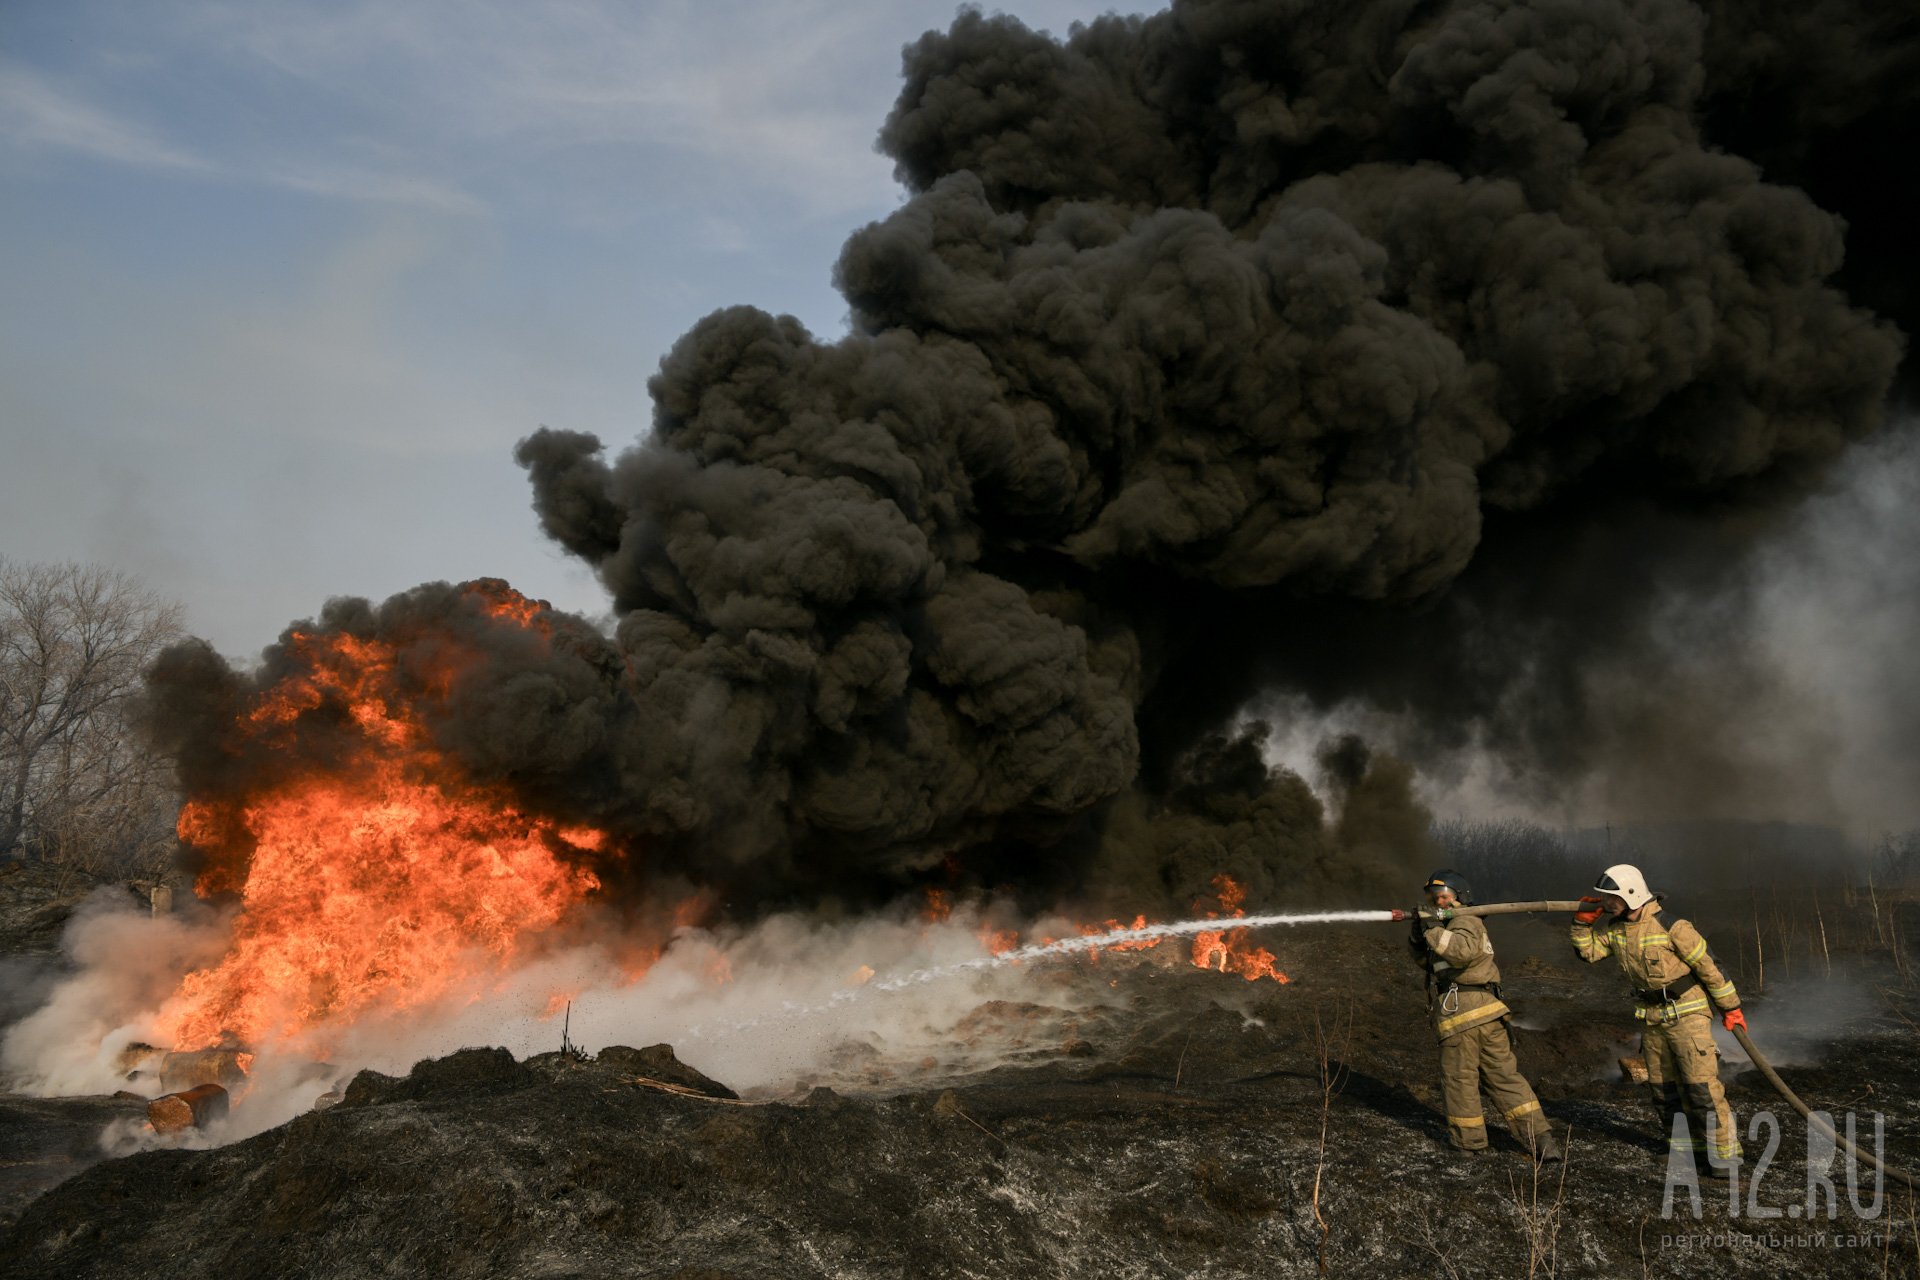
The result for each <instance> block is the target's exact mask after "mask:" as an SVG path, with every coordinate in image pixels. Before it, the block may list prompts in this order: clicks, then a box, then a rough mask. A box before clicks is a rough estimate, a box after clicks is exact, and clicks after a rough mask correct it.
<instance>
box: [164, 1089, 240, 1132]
mask: <svg viewBox="0 0 1920 1280" xmlns="http://www.w3.org/2000/svg"><path fill="white" fill-rule="evenodd" d="M226 1114H227V1091H226V1090H225V1089H222V1088H221V1087H220V1086H219V1085H217V1084H203V1085H196V1086H195V1087H193V1088H191V1089H188V1090H186V1091H185V1092H183V1093H169V1094H166V1095H164V1096H162V1097H158V1098H155V1099H154V1100H153V1101H152V1102H149V1103H148V1104H147V1123H148V1124H150V1125H152V1126H153V1131H154V1132H155V1133H178V1132H180V1130H182V1129H204V1128H206V1127H207V1126H208V1125H210V1124H212V1123H213V1122H214V1121H215V1120H222V1119H225V1118H226Z"/></svg>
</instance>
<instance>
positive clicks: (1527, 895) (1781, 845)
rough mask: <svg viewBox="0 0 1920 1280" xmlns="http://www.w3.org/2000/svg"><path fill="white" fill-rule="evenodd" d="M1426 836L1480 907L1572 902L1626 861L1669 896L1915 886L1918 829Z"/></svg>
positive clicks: (1711, 828) (1681, 827)
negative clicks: (1866, 838) (1854, 834)
mask: <svg viewBox="0 0 1920 1280" xmlns="http://www.w3.org/2000/svg"><path fill="white" fill-rule="evenodd" d="M1433 837H1434V839H1435V840H1436V841H1437V842H1438V843H1439V844H1440V846H1441V847H1442V848H1443V849H1445V850H1446V857H1447V859H1448V862H1449V863H1450V865H1451V866H1452V867H1453V868H1454V869H1455V870H1457V871H1459V872H1460V873H1461V874H1462V875H1464V876H1466V877H1467V879H1468V881H1469V882H1470V883H1471V884H1472V885H1473V888H1474V893H1475V896H1476V897H1477V898H1478V899H1479V900H1480V901H1482V902H1500V901H1507V902H1515V901H1527V900H1532V899H1539V898H1572V897H1579V896H1580V894H1582V893H1584V892H1586V890H1587V888H1588V887H1589V886H1591V885H1592V884H1593V882H1594V879H1595V878H1596V876H1597V875H1598V874H1599V872H1600V871H1601V869H1602V868H1604V867H1607V866H1610V865H1612V864H1613V863H1617V862H1631V863H1633V864H1634V865H1636V866H1638V867H1639V868H1640V869H1641V870H1642V871H1644V872H1645V873H1646V876H1647V880H1648V883H1649V884H1651V885H1652V886H1653V887H1654V889H1655V890H1656V891H1659V892H1663V893H1670V894H1672V895H1675V896H1676V897H1679V896H1684V897H1688V898H1695V897H1713V896H1717V895H1722V894H1725V893H1729V892H1739V893H1742V894H1744V893H1746V892H1747V891H1748V890H1749V888H1751V887H1758V888H1760V889H1762V890H1766V889H1768V888H1769V887H1770V886H1773V885H1782V886H1785V885H1828V884H1831V885H1848V884H1852V885H1857V886H1860V887H1863V888H1864V887H1865V886H1867V885H1868V884H1869V883H1873V884H1877V885H1882V886H1885V887H1887V888H1888V889H1889V890H1901V889H1910V888H1920V830H1916V831H1908V832H1905V833H1901V834H1892V833H1888V834H1885V835H1882V836H1880V837H1879V838H1878V839H1876V840H1874V841H1872V842H1870V843H1868V844H1865V845H1862V844H1860V843H1858V842H1856V841H1851V840H1849V839H1848V838H1847V837H1846V836H1845V835H1844V834H1842V833H1841V832H1840V831H1838V830H1836V829H1834V828H1832V827H1820V826H1807V825H1801V824H1796V823H1789V822H1732V821H1716V820H1702V821H1692V822H1666V823H1657V824H1640V823H1636V824H1631V825H1623V826H1616V827H1612V828H1606V827H1586V828H1579V829H1574V830H1554V829H1552V828H1549V827H1543V826H1539V825H1537V824H1535V823H1531V822H1524V821H1520V820H1518V819H1508V820H1505V821H1499V822H1473V821H1463V820H1458V819H1455V820H1450V821H1445V822H1436V823H1435V824H1434V826H1433Z"/></svg>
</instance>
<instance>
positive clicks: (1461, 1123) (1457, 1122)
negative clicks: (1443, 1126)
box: [1447, 1116, 1487, 1129]
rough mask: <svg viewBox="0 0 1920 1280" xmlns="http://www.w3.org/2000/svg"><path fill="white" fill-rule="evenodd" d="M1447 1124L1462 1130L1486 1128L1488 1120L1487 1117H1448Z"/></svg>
mask: <svg viewBox="0 0 1920 1280" xmlns="http://www.w3.org/2000/svg"><path fill="white" fill-rule="evenodd" d="M1447 1123H1448V1124H1450V1125H1453V1126H1455V1127H1456V1128H1461V1129H1474V1128H1484V1127H1485V1126H1486V1123H1487V1118H1486V1117H1485V1116H1472V1117H1468V1116H1448V1117H1447Z"/></svg>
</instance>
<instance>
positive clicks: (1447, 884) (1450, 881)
mask: <svg viewBox="0 0 1920 1280" xmlns="http://www.w3.org/2000/svg"><path fill="white" fill-rule="evenodd" d="M1435 889H1449V890H1451V891H1452V893H1453V896H1454V897H1455V898H1458V899H1459V900H1460V905H1461V906H1463V907H1470V906H1472V905H1473V888H1472V887H1471V886H1470V885H1468V884H1467V878H1466V877H1465V876H1463V875H1461V874H1460V873H1459V872H1458V871H1445V870H1442V871H1436V872H1434V873H1433V874H1432V875H1430V876H1428V877H1427V885H1426V892H1428V893H1432V892H1433V891H1434V890H1435Z"/></svg>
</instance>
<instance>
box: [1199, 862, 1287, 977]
mask: <svg viewBox="0 0 1920 1280" xmlns="http://www.w3.org/2000/svg"><path fill="white" fill-rule="evenodd" d="M1213 889H1214V897H1215V900H1216V901H1217V902H1218V904H1219V909H1218V910H1209V909H1208V907H1207V905H1206V901H1207V900H1206V899H1205V898H1202V899H1201V900H1200V901H1198V902H1196V903H1194V904H1193V909H1194V910H1195V911H1197V912H1200V913H1201V914H1203V915H1205V916H1206V917H1207V918H1208V919H1218V918H1219V917H1220V916H1221V915H1222V914H1225V915H1227V916H1230V917H1231V916H1243V915H1245V914H1246V912H1245V911H1244V910H1243V909H1242V908H1241V906H1240V904H1241V903H1242V902H1244V901H1246V897H1247V891H1246V890H1245V889H1243V888H1241V887H1240V885H1239V884H1238V883H1236V882H1235V881H1234V879H1233V878H1232V877H1231V876H1228V875H1224V874H1223V875H1217V876H1215V877H1214V878H1213ZM1248 934H1249V931H1248V930H1246V929H1244V928H1238V929H1221V930H1217V931H1213V930H1209V931H1207V932H1203V933H1199V934H1196V935H1195V936H1194V939H1193V963H1194V965H1195V966H1196V967H1198V968H1201V969H1216V968H1217V969H1219V970H1220V972H1222V973H1237V974H1239V975H1240V976H1241V977H1243V978H1245V979H1246V980H1247V981H1248V982H1254V981H1257V980H1258V979H1260V978H1272V979H1273V980H1274V981H1275V982H1291V981H1292V979H1291V978H1289V977H1287V975H1286V974H1284V973H1282V972H1280V971H1279V970H1278V969H1276V968H1274V964H1273V962H1274V958H1275V957H1274V954H1273V952H1271V951H1269V950H1267V949H1266V948H1265V947H1256V946H1253V945H1251V944H1250V943H1249V942H1248V941H1247V939H1248ZM1216 961H1217V962H1218V963H1216Z"/></svg>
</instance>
